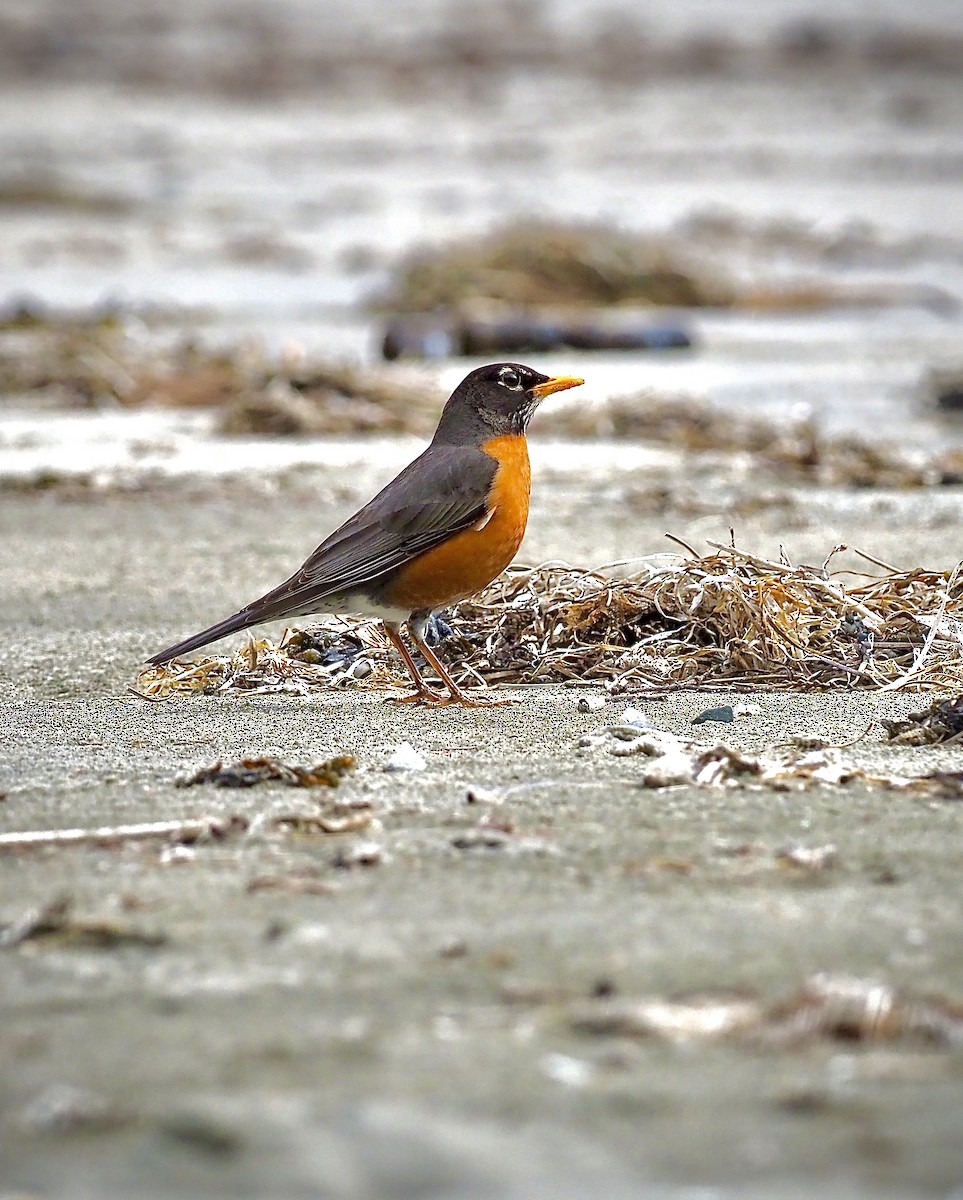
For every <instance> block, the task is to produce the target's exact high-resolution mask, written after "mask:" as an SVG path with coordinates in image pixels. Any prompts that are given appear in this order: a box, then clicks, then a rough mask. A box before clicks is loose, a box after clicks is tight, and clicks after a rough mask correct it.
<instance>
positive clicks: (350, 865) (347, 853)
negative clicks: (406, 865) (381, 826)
mask: <svg viewBox="0 0 963 1200" xmlns="http://www.w3.org/2000/svg"><path fill="white" fill-rule="evenodd" d="M388 861H389V858H388V855H387V854H386V853H385V848H384V846H381V845H379V843H378V842H355V843H354V844H353V845H351V846H342V848H341V849H340V850H339V851H338V852H337V854H336V855H335V856H334V858H333V859H332V860H331V865H332V866H333V867H340V868H341V869H342V870H345V871H350V870H353V869H354V868H356V867H380V866H381V865H382V864H383V863H386V862H388Z"/></svg>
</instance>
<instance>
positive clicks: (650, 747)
mask: <svg viewBox="0 0 963 1200" xmlns="http://www.w3.org/2000/svg"><path fill="white" fill-rule="evenodd" d="M576 745H577V746H578V747H579V748H580V749H583V750H594V749H598V748H604V749H607V751H608V753H609V754H612V755H615V756H616V757H617V758H628V757H632V756H639V757H640V758H641V759H642V761H641V763H640V765H639V768H638V773H637V776H636V778H637V781H638V783H640V784H641V785H642V786H643V787H648V788H663V787H675V786H679V785H683V784H688V785H694V786H696V787H729V788H743V787H755V786H762V785H765V786H767V787H771V788H775V789H776V790H778V791H789V790H795V789H801V788H804V787H808V786H811V785H814V784H815V785H818V784H822V785H828V786H831V787H838V786H844V785H846V784H848V783H853V782H861V783H864V784H872V785H874V786H877V787H884V788H889V789H892V790H894V791H895V790H915V791H918V792H928V793H929V794H931V795H933V796H937V797H940V798H943V799H956V798H958V797H963V772H958V773H956V772H946V771H934V772H932V773H930V774H928V775H915V776H905V775H889V774H884V773H871V772H868V771H866V770H864V769H863V768H862V767H859V766H857V765H856V764H854V763H847V762H844V761H843V758H842V756H841V754H840V748H839V747H835V746H831V747H827V748H825V749H820V750H800V749H799V748H798V747H796V746H793V745H791V744H788V745H787V743H785V742H783V743H780V744H779V745H776V746H769V747H767V748H766V749H765V750H763V751H760V752H759V753H749V752H747V751H744V750H737V749H734V748H733V747H731V746H725V745H722V744H721V743H715V744H713V743H709V742H699V741H695V740H693V739H690V738H680V737H677V736H676V735H675V734H672V733H663V732H661V731H659V730H655V731H652V732H647V733H639V734H638V736H637V737H632V738H626V736H625V730H624V729H623V728H622V727H620V726H615V727H613V726H603V728H602V729H600V730H598V731H597V732H595V733H589V734H583V735H582V736H581V737H580V738H578V740H577V742H576ZM830 849H832V848H831V847H823V848H821V851H820V853H823V854H828V852H829V850H830ZM782 853H783V855H784V856H786V865H797V866H803V865H809V866H810V867H813V866H816V865H817V862H816V860H817V859H818V855H816V853H815V852H812V853H813V855H815V857H814V858H813V859H812V860H811V861H810V862H809V863H808V864H807V863H806V861H805V860H806V856H807V853H808V852H806V851H801V850H798V851H788V850H787V851H784V852H782ZM794 855H795V856H796V858H795V861H793V856H794ZM824 865H827V866H828V865H829V863H828V862H826V863H825V864H824Z"/></svg>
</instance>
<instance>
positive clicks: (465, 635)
mask: <svg viewBox="0 0 963 1200" xmlns="http://www.w3.org/2000/svg"><path fill="white" fill-rule="evenodd" d="M833 553H835V551H833ZM829 558H830V559H831V558H832V555H830V556H829ZM642 562H643V565H642V566H641V567H640V568H639V569H638V570H637V571H635V572H634V573H633V574H631V575H628V576H626V577H623V578H618V579H616V578H613V577H611V576H607V575H605V574H604V573H602V572H600V571H586V570H580V569H577V568H574V567H567V566H562V565H548V566H543V567H523V566H515V567H511V568H509V570H507V571H506V572H504V573H503V574H502V575H500V576H499V577H498V579H496V580H495V581H494V582H493V583H492V584H491V585H489V587H488V588H486V589H485V590H484V591H483V592H481V593H480V594H479V595H477V596H475V597H472V598H471V599H469V600H465V601H462V603H461V604H459V605H458V606H457V607H455V608H453V609H452V610H451V611H450V613H449V622H450V624H451V626H452V629H453V631H454V632H453V639H454V644H455V646H456V648H457V657H458V659H459V670H458V671H457V672H456V677H458V678H459V682H465V683H477V682H478V680H479V679H481V680H484V681H485V682H486V683H487V684H488V685H489V686H491V685H497V684H519V683H535V682H544V683H549V682H553V683H557V682H564V681H566V680H574V681H578V682H580V683H596V684H598V683H603V684H605V686H606V689H607V691H608V692H609V694H610V695H615V694H618V693H620V692H637V691H642V690H646V689H653V688H656V689H665V688H683V687H684V688H699V687H703V688H713V687H718V686H719V684H720V683H725V684H726V685H727V686H730V687H732V686H742V687H765V688H767V689H769V690H772V689H787V690H793V691H806V690H814V689H819V690H826V689H839V690H844V689H851V688H864V689H880V688H886V689H887V690H893V689H895V688H903V689H905V690H907V691H918V692H922V691H927V690H934V689H947V688H954V687H957V686H958V682H959V676H960V669H961V664H963V636H959V634H960V631H963V580H961V579H960V578H958V572H957V571H952V572H945V571H941V572H937V571H926V570H923V569H921V568H918V569H916V570H912V571H890V572H887V573H885V574H882V575H879V576H875V577H870V578H868V579H867V578H865V577H857V579H856V580H855V582H851V583H849V582H844V581H843V579H842V578H841V575H830V574H829V573H828V570H827V564H828V562H829V559H827V562H826V564H823V565H822V566H807V565H799V566H794V565H792V564H790V563H788V562H787V561H785V560H783V561H779V562H774V561H770V560H767V559H763V558H760V557H758V556H756V555H752V554H746V553H744V552H743V551H741V550H738V549H736V548H735V547H733V546H716V547H715V548H714V550H713V552H711V553H709V554H706V555H703V556H701V557H699V556H696V555H695V554H694V552H693V553H692V555H691V557H690V556H687V557H683V558H677V557H675V556H670V555H664V554H663V555H658V556H653V557H652V558H651V559H648V560H642ZM853 616H856V617H858V618H859V619H860V621H862V622H863V624H864V625H865V626H866V627H867V628H868V629H872V630H873V631H874V634H875V639H874V647H873V650H872V653H871V654H869V655H867V654H866V653H865V652H864V649H862V648H860V647H859V646H858V645H856V644H854V642H853V641H852V639H851V638H849V637H846V636H844V635H843V634H841V632H840V626H841V625H842V624H843V623H844V622H845V621H846V620H847V619H848V618H851V617H853ZM328 620H329V622H330V628H332V629H334V628H338V629H340V630H342V631H343V628H344V619H343V618H341V617H332V618H329V619H328ZM351 628H352V630H353V633H352V636H353V637H356V638H357V639H358V640H360V642H361V643H362V644H363V645H364V646H365V655H366V657H367V658H368V659H369V660H370V661H371V663H372V664H373V671H372V673H371V674H370V675H369V676H367V677H366V678H364V679H363V680H360V681H359V680H354V679H345V680H344V683H345V686H362V687H366V688H377V687H384V686H386V685H388V684H398V683H402V682H403V681H404V679H405V676H404V674H403V672H402V670H401V664H400V661H399V660H398V659H397V658H396V657H395V656H394V653H393V651H391V650H390V649H389V646H388V643H387V639H386V638H385V636H384V632H383V630H382V628H381V625H380V622H377V621H374V620H369V621H361V622H358V623H353V624H352V626H351ZM282 645H284V643H283V642H282ZM329 680H330V675H329V674H327V673H326V671H325V669H324V668H322V667H320V666H318V665H313V664H310V663H302V662H299V661H298V660H297V659H292V658H289V657H288V656H287V655H286V654H281V653H279V651H278V650H277V649H276V648H275V647H273V646H272V645H271V644H270V643H269V642H267V641H263V640H262V641H258V642H254V643H250V644H249V645H248V646H247V647H244V648H243V649H242V650H240V651H238V652H237V653H235V654H234V655H233V656H232V657H225V656H206V657H204V658H201V659H199V660H197V661H195V662H186V661H184V660H175V661H174V662H173V663H168V664H165V665H163V666H159V667H151V668H148V669H147V670H145V671H144V673H143V674H142V675H141V677H140V680H139V687H140V689H141V693H142V694H145V695H146V696H147V697H148V698H158V699H160V698H165V697H168V696H174V695H185V694H191V693H194V692H210V691H216V692H233V691H236V692H244V693H245V694H252V693H260V692H268V691H278V690H283V691H287V690H294V691H298V692H300V693H306V692H308V691H311V690H312V689H314V688H317V687H318V686H319V685H320V686H323V685H325V684H327V683H328V682H329ZM733 711H735V709H734V710H733ZM642 720H643V721H645V717H644V715H643V716H642ZM636 732H637V730H629V731H628V733H627V734H626V736H627V737H632V736H634V734H635V733H636Z"/></svg>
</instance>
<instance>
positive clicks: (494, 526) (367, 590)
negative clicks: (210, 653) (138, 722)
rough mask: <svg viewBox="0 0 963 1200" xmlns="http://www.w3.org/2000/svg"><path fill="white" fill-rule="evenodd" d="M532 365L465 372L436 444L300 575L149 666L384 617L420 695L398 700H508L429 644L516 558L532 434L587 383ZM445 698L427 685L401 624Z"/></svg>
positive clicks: (472, 703)
mask: <svg viewBox="0 0 963 1200" xmlns="http://www.w3.org/2000/svg"><path fill="white" fill-rule="evenodd" d="M584 382H585V381H584V380H583V379H580V378H578V377H577V376H574V375H555V376H550V375H543V374H541V373H540V372H539V371H535V370H533V369H532V368H531V367H526V366H523V365H522V364H521V363H513V362H502V363H490V364H488V365H487V366H483V367H478V368H477V369H476V370H474V371H472V372H471V373H470V374H468V375H466V376H465V378H464V379H463V380H462V381H461V383H460V384H459V385H458V386H457V387H456V388H455V390H454V391H453V392H452V394H451V396H450V398H449V399H448V402H447V403H446V404H445V406H444V409H443V410H442V413H441V417H440V419H439V421H438V426H437V428H436V430H435V433H434V436H433V437H432V439H431V442H430V444H429V445H428V446H427V448H426V449H425V450H424V451H422V453H421V454H420V455H419V456H418V457H417V458H416V459H414V461H413V462H411V463H409V464H408V466H407V467H405V468H404V470H403V471H402V472H401V473H400V474H399V475H397V476H396V477H395V478H394V479H393V480H392V481H391V482H390V483H389V484H388V485H387V486H386V487H384V488H383V489H382V490H381V491H380V492H379V493H378V494H377V495H376V496H375V497H374V498H373V499H371V500H369V501H368V503H367V504H365V505H364V506H363V507H362V508H360V509H359V510H358V511H357V512H356V513H355V514H354V515H353V516H351V517H349V518H348V520H347V521H345V522H344V524H343V525H340V526H339V527H338V528H337V529H336V530H335V531H334V532H333V533H332V534H330V535H329V536H328V537H327V538H325V540H324V541H323V542H322V543H321V545H320V546H318V547H317V549H316V550H314V551H313V552H312V553H311V554H310V555H309V556H308V557H307V559H305V561H304V563H303V564H302V565H301V566H300V567H299V568H298V570H297V571H295V573H294V574H293V575H291V576H290V577H289V578H288V579H286V580H285V581H284V582H283V583H281V584H279V585H278V586H277V587H276V588H273V589H272V590H271V591H269V592H267V593H265V595H263V596H261V597H260V598H259V599H257V600H254V601H252V602H251V603H250V604H248V605H247V606H246V607H244V608H242V609H240V611H238V612H236V613H234V614H233V615H232V616H230V617H227V618H225V619H224V620H223V621H218V622H217V623H216V624H215V625H211V626H210V627H209V628H207V629H203V630H201V632H200V633H195V634H194V635H192V636H191V637H188V638H185V639H184V640H183V641H181V642H177V643H176V644H175V645H173V646H168V647H167V649H166V650H161V651H160V652H159V653H158V654H155V655H153V656H152V657H151V658H149V659H148V660H147V661H148V662H149V663H150V664H151V665H154V666H159V665H161V664H163V663H166V662H170V661H171V660H172V659H174V658H177V657H179V656H181V655H184V654H190V653H191V652H192V651H194V650H197V649H199V648H200V647H202V646H206V645H208V644H209V643H210V642H214V641H217V640H219V639H220V638H223V637H226V636H227V635H228V634H230V633H234V632H236V631H237V630H240V629H249V628H251V627H252V626H254V625H260V624H262V623H263V622H265V621H273V620H277V619H280V618H283V617H300V616H305V615H307V614H311V613H320V612H332V613H353V614H357V615H359V616H368V617H377V618H380V620H381V621H382V622H383V623H384V628H385V633H386V635H387V637H388V640H389V641H390V642H391V644H392V645H393V646H394V647H395V649H396V650H397V651H398V653H399V654H400V655H401V658H402V661H403V662H404V664H405V667H406V668H407V670H408V673H409V675H410V676H411V678H412V680H413V682H414V685H415V691H414V692H413V693H412V694H410V695H404V696H399V697H396V699H397V700H398V701H399V702H415V703H421V704H426V705H429V706H440V705H446V704H458V705H463V706H465V707H470V708H480V707H487V706H489V705H493V704H500V703H505V701H504V700H502V699H495V698H492V697H490V696H487V695H485V694H484V693H481V692H478V691H475V692H473V693H469V692H466V691H464V690H462V688H460V687H459V686H458V684H457V683H456V682H455V680H454V679H453V678H452V676H451V674H450V672H449V671H448V669H447V668H446V667H445V664H444V663H443V662H442V661H441V659H440V658H439V657H438V655H437V654H436V653H435V652H434V651H433V650H432V648H431V647H430V646H429V645H428V643H427V642H426V640H425V632H426V630H427V627H428V623H429V621H430V619H431V617H432V614H433V613H435V612H436V611H438V610H440V609H444V608H447V607H448V606H449V605H452V604H455V603H457V602H458V601H460V600H464V599H466V598H467V597H469V596H472V595H474V594H475V593H476V592H479V591H481V590H482V588H484V587H486V586H487V585H488V584H489V583H491V581H492V580H493V579H495V578H496V576H498V575H499V574H501V572H502V571H503V570H504V569H505V568H506V567H507V566H508V564H509V563H510V562H511V561H512V559H513V558H514V557H515V554H516V552H517V551H518V548H519V546H520V545H521V541H522V537H523V535H524V533H525V526H526V524H527V522H528V507H529V495H530V491H531V468H530V465H529V458H528V444H527V442H526V438H525V435H526V431H527V429H528V423H529V421H530V420H531V417H532V415H533V413H534V412H535V410H536V408H537V407H538V405H539V404H540V403H541V401H542V400H544V399H545V397H546V396H549V395H551V394H552V393H553V392H561V391H564V390H566V389H567V388H574V387H579V386H581V385H582V384H583V383H584ZM403 626H404V627H406V628H407V632H408V636H409V638H410V639H411V641H412V643H413V644H414V646H415V647H416V648H417V649H418V650H419V651H420V652H421V654H422V655H423V656H424V659H425V660H426V662H427V663H428V664H430V666H431V667H432V668H433V669H434V671H435V672H436V674H437V675H438V678H439V679H440V680H441V683H442V684H443V686H444V687H445V689H446V690H445V691H438V690H436V689H435V688H434V687H432V686H430V685H429V683H428V682H427V681H426V680H425V678H424V676H423V675H422V673H421V671H420V670H419V668H418V664H417V663H416V662H415V659H414V657H413V655H412V654H411V651H410V650H409V649H408V647H407V645H406V644H405V642H404V640H403V639H402V636H401V631H402V627H403Z"/></svg>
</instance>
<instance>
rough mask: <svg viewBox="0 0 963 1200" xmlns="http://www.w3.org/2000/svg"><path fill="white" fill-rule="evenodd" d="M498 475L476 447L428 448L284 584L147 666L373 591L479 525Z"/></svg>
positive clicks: (491, 461)
mask: <svg viewBox="0 0 963 1200" xmlns="http://www.w3.org/2000/svg"><path fill="white" fill-rule="evenodd" d="M497 470H498V463H497V462H496V460H495V459H494V458H492V457H491V456H490V455H488V454H486V453H485V452H484V451H483V450H480V449H478V448H476V447H467V446H448V445H444V444H442V445H437V446H436V445H434V444H432V445H431V446H429V447H428V449H427V450H425V451H424V453H423V454H421V455H420V456H419V457H418V458H416V459H415V461H414V462H412V463H410V464H409V465H408V466H407V467H406V468H405V469H404V470H403V471H402V472H401V474H400V475H398V476H397V477H396V478H395V479H393V480H392V481H391V483H389V484H388V486H387V487H386V488H384V489H383V490H382V491H380V492H379V493H378V495H377V496H375V497H374V499H373V500H370V501H369V502H368V503H367V504H366V505H365V506H364V508H361V509H359V510H358V511H357V512H356V513H355V514H354V516H353V517H349V518H348V520H347V521H345V523H344V524H343V525H342V526H340V528H338V529H336V530H335V531H334V533H332V534H331V535H330V537H327V538H326V539H325V540H324V541H323V542H322V543H321V545H320V546H318V548H317V549H316V550H315V551H314V552H313V553H312V554H311V555H309V557H308V558H307V559H306V560H305V561H304V563H303V564H302V565H301V567H299V569H298V570H297V571H296V572H295V573H294V574H293V575H292V576H291V577H290V578H289V579H286V580H285V581H284V583H282V584H280V585H279V586H278V587H276V588H273V589H272V590H271V591H270V592H267V593H266V594H265V595H263V596H261V597H260V598H259V599H257V600H254V601H253V602H252V603H251V604H248V605H247V606H246V607H245V608H242V609H241V610H240V611H239V612H236V613H234V615H233V616H230V617H227V618H226V619H225V620H223V621H219V622H218V623H217V624H216V625H211V626H210V628H208V629H204V630H202V631H201V632H200V633H196V634H194V635H193V636H192V637H189V638H185V640H184V641H182V642H178V643H177V644H176V645H173V646H169V647H168V648H167V649H166V650H162V651H160V653H159V654H155V655H153V657H151V658H150V659H149V660H148V661H149V662H152V663H163V662H168V661H169V660H170V659H172V658H176V657H177V656H178V655H180V654H190V653H191V652H192V651H193V650H197V649H198V648H199V647H201V646H206V645H207V644H208V643H209V642H214V641H217V639H218V638H222V637H226V636H227V635H228V634H229V633H234V632H235V631H236V630H238V629H247V628H250V626H252V625H260V624H261V623H262V622H263V621H273V620H275V619H276V618H279V617H285V616H289V615H293V614H297V613H304V612H311V611H313V610H314V609H316V608H317V609H322V608H324V603H323V601H324V599H325V597H327V596H332V595H336V594H338V593H344V592H347V593H351V592H355V591H358V590H359V589H360V588H363V587H365V586H370V585H371V584H376V583H377V581H378V580H379V579H382V578H384V577H386V576H388V575H390V574H391V572H392V571H394V570H396V569H397V568H398V567H400V566H402V565H403V564H404V563H405V562H407V561H408V560H409V559H410V558H411V557H412V555H415V554H421V553H423V552H424V551H425V550H430V549H431V548H432V547H433V546H437V545H439V544H440V543H441V542H443V541H445V540H446V539H447V538H449V537H451V536H452V535H453V534H455V533H459V532H460V531H461V530H463V529H467V528H468V527H469V526H471V525H473V524H474V523H475V522H476V521H478V520H480V519H481V518H482V517H483V516H484V515H485V513H486V511H487V509H486V507H485V501H486V498H487V496H488V492H489V489H490V488H491V484H492V480H493V479H494V477H495V472H496V471H497Z"/></svg>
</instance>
